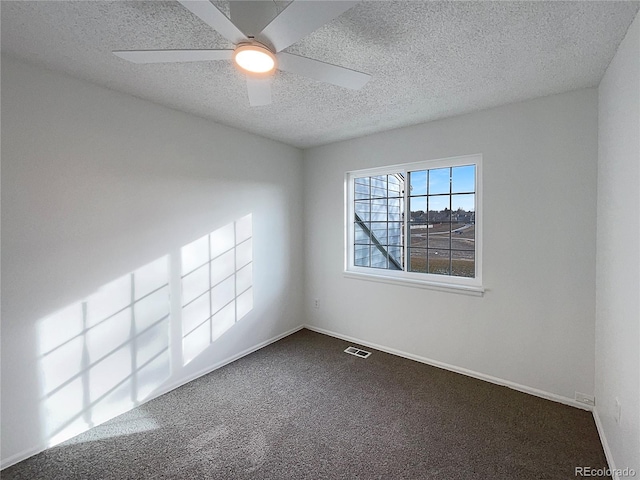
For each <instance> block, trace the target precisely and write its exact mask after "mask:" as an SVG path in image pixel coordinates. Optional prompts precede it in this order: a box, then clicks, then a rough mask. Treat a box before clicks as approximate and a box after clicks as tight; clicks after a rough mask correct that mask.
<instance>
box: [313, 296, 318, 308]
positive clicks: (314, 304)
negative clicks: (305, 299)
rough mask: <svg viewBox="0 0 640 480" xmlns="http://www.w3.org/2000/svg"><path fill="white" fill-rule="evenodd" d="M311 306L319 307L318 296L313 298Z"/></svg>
mask: <svg viewBox="0 0 640 480" xmlns="http://www.w3.org/2000/svg"><path fill="white" fill-rule="evenodd" d="M313 308H315V309H316V310H318V309H319V308H320V299H319V298H314V299H313Z"/></svg>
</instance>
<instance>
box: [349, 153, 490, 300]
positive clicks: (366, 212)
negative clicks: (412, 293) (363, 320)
mask: <svg viewBox="0 0 640 480" xmlns="http://www.w3.org/2000/svg"><path fill="white" fill-rule="evenodd" d="M481 160H482V158H481V156H480V155H472V156H466V157H457V158H453V159H443V160H436V161H428V162H420V163H412V164H404V165H395V166H392V167H385V168H375V169H369V170H360V171H355V172H350V173H348V174H347V185H348V191H347V192H348V193H347V197H348V198H347V211H348V222H347V235H346V238H347V246H346V251H347V259H346V270H347V272H348V273H355V274H363V275H375V276H378V277H379V276H385V277H389V278H392V279H398V280H409V281H413V282H414V283H415V282H419V283H424V284H446V285H448V286H454V287H456V286H458V287H462V288H463V289H464V287H468V288H467V289H470V290H481V268H480V267H481V258H480V234H479V233H480V231H481V225H480V216H479V205H480V201H481V198H480V192H481V187H480V178H481V177H480V172H481Z"/></svg>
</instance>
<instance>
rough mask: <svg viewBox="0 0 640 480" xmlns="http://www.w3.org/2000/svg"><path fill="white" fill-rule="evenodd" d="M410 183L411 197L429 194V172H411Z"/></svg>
mask: <svg viewBox="0 0 640 480" xmlns="http://www.w3.org/2000/svg"><path fill="white" fill-rule="evenodd" d="M409 181H410V184H411V187H410V190H409V195H426V194H427V171H426V170H418V171H416V172H409Z"/></svg>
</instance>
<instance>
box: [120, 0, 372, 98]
mask: <svg viewBox="0 0 640 480" xmlns="http://www.w3.org/2000/svg"><path fill="white" fill-rule="evenodd" d="M178 1H179V3H180V4H182V6H183V7H185V8H186V9H187V10H189V11H190V12H192V13H193V14H194V15H196V16H197V17H198V18H200V20H202V21H203V22H205V23H206V24H207V25H209V26H210V27H211V28H213V29H214V30H216V31H217V32H218V33H219V34H220V35H222V36H223V37H225V38H226V39H227V40H229V41H230V42H231V43H233V44H234V45H235V48H234V49H233V50H129V51H123V50H118V51H114V52H113V53H114V54H115V55H117V56H118V57H120V58H123V59H125V60H128V61H130V62H133V63H180V62H208V61H214V60H232V61H233V62H234V63H235V65H236V67H237V68H238V69H240V71H242V72H243V73H245V74H246V77H247V91H248V94H249V105H251V106H252V107H255V106H260V105H268V104H270V103H271V80H272V78H273V74H274V72H275V70H276V69H279V70H282V71H285V72H290V73H294V74H297V75H302V76H305V77H308V78H312V79H314V80H319V81H321V82H327V83H331V84H333V85H338V86H340V87H344V88H349V89H352V90H359V89H360V88H362V87H363V86H364V85H365V84H366V83H367V82H368V81H369V79H370V78H371V76H370V75H368V74H366V73H362V72H357V71H355V70H351V69H348V68H344V67H339V66H337V65H331V64H329V63H325V62H321V61H319V60H313V59H311V58H307V57H302V56H299V55H294V54H291V53H286V52H283V51H282V50H284V49H285V48H287V47H288V46H290V45H292V44H294V43H296V42H297V41H298V40H300V39H302V38H304V37H305V36H307V35H308V34H310V33H311V32H313V31H314V30H316V29H318V28H320V27H321V26H322V25H324V24H325V23H328V22H330V21H331V20H333V19H334V18H336V17H338V16H340V15H341V14H342V13H344V12H346V11H347V10H349V9H350V8H351V7H353V6H354V5H355V4H357V3H359V2H358V1H317V0H316V1H314V0H294V1H292V2H291V3H289V4H288V5H287V6H286V7H285V9H284V10H283V11H282V12H281V13H280V14H278V12H277V5H276V3H275V2H274V1H272V0H257V1H250V0H239V1H238V0H232V1H230V2H229V5H230V17H231V19H229V18H227V16H226V15H225V14H224V13H222V12H221V11H220V10H219V9H218V8H217V7H216V6H215V5H214V4H213V3H211V2H210V1H209V0H178Z"/></svg>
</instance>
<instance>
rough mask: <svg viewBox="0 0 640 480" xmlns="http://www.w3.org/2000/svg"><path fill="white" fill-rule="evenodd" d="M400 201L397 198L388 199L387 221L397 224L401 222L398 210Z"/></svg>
mask: <svg viewBox="0 0 640 480" xmlns="http://www.w3.org/2000/svg"><path fill="white" fill-rule="evenodd" d="M400 201H401V199H399V198H390V199H389V204H388V205H389V221H391V222H399V221H401V220H402V211H401V209H400Z"/></svg>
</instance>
